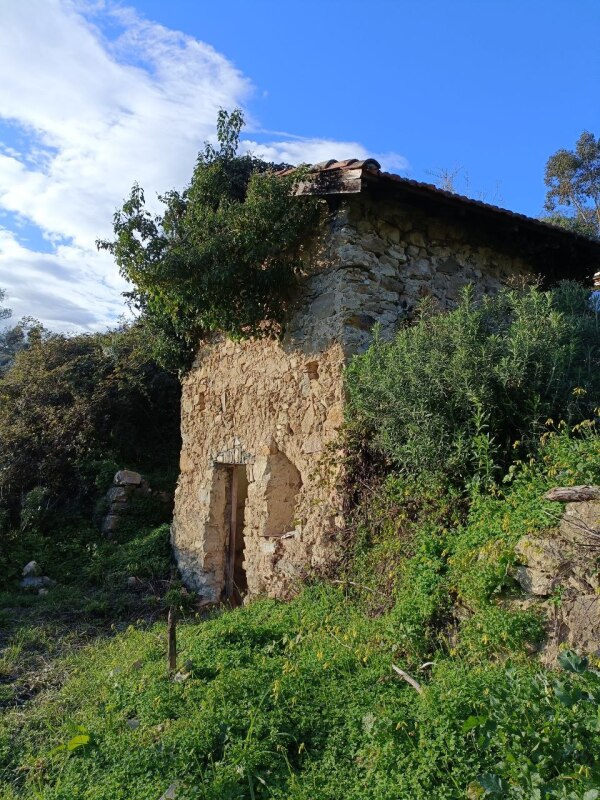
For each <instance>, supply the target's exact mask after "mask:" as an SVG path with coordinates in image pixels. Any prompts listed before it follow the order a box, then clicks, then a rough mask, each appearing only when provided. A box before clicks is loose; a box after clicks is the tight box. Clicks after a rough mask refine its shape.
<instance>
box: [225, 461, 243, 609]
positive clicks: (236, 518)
mask: <svg viewBox="0 0 600 800" xmlns="http://www.w3.org/2000/svg"><path fill="white" fill-rule="evenodd" d="M228 483H229V492H228V494H229V497H228V501H229V502H228V503H227V508H228V512H229V540H228V544H227V569H226V579H225V598H226V599H227V600H229V602H230V603H231V604H232V605H233V606H238V605H241V603H242V601H243V599H244V596H245V594H246V592H247V591H248V581H247V580H246V570H245V569H244V524H245V523H244V511H245V508H246V500H247V498H248V475H247V474H246V467H245V466H243V465H237V464H233V465H232V466H231V467H230V468H229V482H228Z"/></svg>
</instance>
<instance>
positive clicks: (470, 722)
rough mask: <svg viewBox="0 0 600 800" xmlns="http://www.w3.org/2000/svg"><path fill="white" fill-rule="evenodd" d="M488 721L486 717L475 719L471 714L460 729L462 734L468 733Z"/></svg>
mask: <svg viewBox="0 0 600 800" xmlns="http://www.w3.org/2000/svg"><path fill="white" fill-rule="evenodd" d="M487 721H488V717H475V716H473V714H471V716H470V717H467V719H466V720H465V721H464V722H463V724H462V727H461V732H462V733H468V732H469V731H472V730H473V728H478V727H479V726H480V725H484V724H485V723H486V722H487Z"/></svg>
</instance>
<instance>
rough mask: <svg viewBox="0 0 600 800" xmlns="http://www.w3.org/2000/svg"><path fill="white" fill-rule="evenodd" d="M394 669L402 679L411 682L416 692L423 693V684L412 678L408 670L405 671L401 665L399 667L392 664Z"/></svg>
mask: <svg viewBox="0 0 600 800" xmlns="http://www.w3.org/2000/svg"><path fill="white" fill-rule="evenodd" d="M392 669H393V670H394V672H395V673H397V674H398V675H400V677H401V678H402V680H404V681H406V682H407V683H409V684H410V685H411V686H412V687H413V689H414V690H415V691H416V692H418V693H419V694H423V687H422V686H421V684H420V683H418V682H417V681H416V680H415V679H414V678H411V677H410V675H409V674H408V672H404V670H403V669H400V667H397V666H396V665H395V664H392Z"/></svg>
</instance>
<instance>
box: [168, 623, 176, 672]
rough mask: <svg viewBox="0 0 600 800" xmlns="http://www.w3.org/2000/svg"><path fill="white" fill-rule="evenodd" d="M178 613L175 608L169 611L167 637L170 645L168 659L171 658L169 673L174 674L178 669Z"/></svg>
mask: <svg viewBox="0 0 600 800" xmlns="http://www.w3.org/2000/svg"><path fill="white" fill-rule="evenodd" d="M176 626H177V612H176V611H175V609H174V608H170V609H169V617H168V619H167V637H168V641H169V645H168V658H169V672H173V671H174V670H175V669H176V667H177V631H176Z"/></svg>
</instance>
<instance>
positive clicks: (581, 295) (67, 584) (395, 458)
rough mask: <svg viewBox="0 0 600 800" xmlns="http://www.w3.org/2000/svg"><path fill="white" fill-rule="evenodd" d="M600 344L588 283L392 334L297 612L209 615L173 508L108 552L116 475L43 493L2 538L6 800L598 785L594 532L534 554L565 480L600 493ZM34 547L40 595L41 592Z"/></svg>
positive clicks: (545, 792)
mask: <svg viewBox="0 0 600 800" xmlns="http://www.w3.org/2000/svg"><path fill="white" fill-rule="evenodd" d="M500 312H502V313H500ZM490 320H492V321H494V324H493V325H492V326H490V324H489V323H490ZM467 322H468V324H467ZM38 346H39V347H44V346H45V345H44V344H43V343H40V344H39V345H38ZM52 347H54V348H56V343H55V342H54V343H53V344H52ZM69 347H72V345H69ZM34 350H35V348H34ZM598 352H599V351H598V321H597V317H596V315H595V314H594V313H592V311H590V309H589V307H588V305H587V303H586V293H585V291H584V290H580V289H579V288H577V287H575V286H563V287H561V288H560V289H558V290H556V291H555V292H554V293H542V292H539V290H536V289H529V290H526V291H523V292H516V291H512V292H508V293H506V292H505V293H503V294H501V296H500V297H499V298H498V300H489V301H486V302H485V303H484V304H483V305H473V304H472V302H471V300H470V299H469V297H468V296H467V297H466V298H465V299H464V301H463V303H462V304H461V306H460V307H459V309H458V310H457V311H456V312H453V313H451V314H448V315H444V316H433V317H429V316H427V315H425V316H424V317H423V318H422V320H421V321H420V322H419V323H418V324H417V325H416V326H413V327H411V328H407V329H405V330H403V331H401V332H400V333H399V334H398V337H397V339H396V340H395V341H394V342H392V343H389V344H388V343H384V342H377V341H376V342H375V344H374V345H373V347H372V348H371V350H369V351H368V352H367V354H366V355H365V356H362V357H359V358H358V359H355V361H354V362H353V363H352V365H351V367H350V369H349V370H348V373H347V392H348V405H347V424H346V432H345V436H346V447H347V453H348V458H347V464H346V469H345V476H346V477H345V480H346V487H345V489H346V492H347V495H348V500H349V502H348V510H347V526H346V527H345V528H344V530H343V531H341V532H339V533H338V536H340V537H341V538H342V541H341V542H340V544H341V545H342V547H341V552H342V553H343V557H342V558H341V559H340V560H338V561H336V562H335V563H332V564H331V565H330V567H329V569H328V570H327V571H326V572H322V573H321V574H312V575H308V576H307V577H306V580H305V583H304V585H300V584H298V586H297V591H298V593H297V596H296V597H295V598H294V599H293V600H292V601H290V602H288V603H283V602H278V601H274V600H266V599H259V600H255V601H254V602H252V603H250V604H249V605H247V606H245V607H242V608H237V609H235V610H231V609H230V608H228V607H226V606H217V607H211V608H203V607H200V606H199V605H198V603H197V601H196V598H195V597H194V596H193V594H190V593H188V592H186V590H185V589H184V588H182V586H181V584H180V582H179V581H178V579H177V576H176V574H175V572H174V569H173V565H172V561H171V557H170V553H169V546H168V525H166V524H161V523H162V522H163V520H164V519H165V516H164V515H165V511H164V507H163V506H161V505H160V503H158V502H155V501H154V500H152V501H150V500H147V499H143V498H142V499H140V500H138V501H136V502H134V503H133V504H132V506H131V508H130V510H129V512H128V519H127V520H126V522H125V524H123V525H122V527H121V528H120V529H119V530H118V532H117V533H116V534H115V536H114V538H113V539H111V540H106V539H105V538H104V537H103V536H102V535H101V533H100V530H99V527H100V526H99V521H100V519H101V516H99V515H101V514H102V513H103V512H104V510H105V506H103V505H102V502H99V504H96V501H95V500H94V497H96V498H100V497H101V496H102V493H103V491H104V490H105V489H106V488H107V484H108V479H109V477H110V472H109V471H108V469H104V471H103V472H102V475H103V476H104V477H102V478H101V479H99V478H98V475H99V473H98V471H96V472H95V473H94V474H93V482H94V483H93V485H94V486H96V485H97V484H99V485H100V486H101V487H102V488H96V489H95V490H92V488H91V485H90V487H89V488H88V492H87V495H86V493H85V492H83V490H82V494H81V499H80V501H79V502H78V503H77V505H76V506H73V505H72V504H69V502H68V499H67V500H65V499H64V498H63V500H62V505H61V503H60V502H59V501H58V500H55V501H54V503H45V502H43V500H42V499H40V498H43V497H45V496H48V494H47V493H46V494H44V493H43V492H42V493H40V492H39V491H38V493H37V494H36V493H35V491H36V490H35V489H33V490H32V491H30V493H29V495H28V501H27V502H26V503H25V504H24V505H23V506H22V508H21V510H20V511H18V516H13V517H12V518H11V519H12V521H11V519H7V521H5V528H4V533H3V537H4V538H3V543H4V546H5V550H4V556H3V558H4V562H3V573H2V574H3V581H4V589H5V591H4V593H3V594H2V608H3V612H2V613H3V616H2V628H3V633H2V641H1V646H2V660H1V661H0V670H1V672H0V675H1V679H2V687H1V689H2V695H1V699H2V704H3V715H2V720H1V722H0V776H1V779H2V786H3V789H2V795H1V796H2V797H3V798H6V800H8V799H9V798H10V800H16V798H25V797H27V798H29V797H40V798H44V799H45V800H49V799H50V798H52V800H58V798H61V799H63V800H67V798H68V799H69V800H72V799H73V798H86V800H109V798H110V800H118V799H119V798H123V799H124V798H128V800H158V798H161V797H163V798H171V797H175V798H177V800H183V799H184V798H188V799H189V800H191V799H192V798H214V799H215V800H216V799H217V798H219V800H221V799H222V798H259V797H263V798H295V799H296V800H299V799H300V798H306V800H308V798H311V800H313V799H314V798H323V799H326V798H331V799H332V800H333V798H340V797H344V798H359V797H360V798H365V797H368V798H375V799H380V798H381V799H382V800H383V798H385V799H386V800H388V798H389V800H391V798H423V800H424V799H425V798H427V799H428V800H429V799H430V798H440V800H441V798H444V799H446V798H464V797H468V798H478V797H488V796H489V797H498V798H500V797H514V798H540V799H541V798H572V800H575V799H576V798H577V800H581V799H582V798H584V799H585V800H593V799H594V798H597V797H598V796H600V764H599V762H598V756H597V754H598V752H599V745H600V738H599V737H600V724H599V719H600V717H599V716H598V708H599V705H598V704H599V701H600V681H599V678H598V672H597V671H596V667H597V666H598V664H597V663H596V660H597V654H596V653H595V652H594V651H593V650H592V652H590V646H589V645H590V641H589V637H588V640H586V641H583V640H582V639H581V637H580V635H579V633H578V629H577V628H576V626H574V627H572V629H569V620H570V619H572V618H571V617H569V614H570V613H571V610H572V608H573V604H574V603H575V604H576V602H577V599H578V598H579V597H580V596H581V595H582V592H584V589H582V585H583V584H582V581H584V582H585V580H588V581H590V582H591V584H592V587H591V588H590V589H589V590H587V589H586V590H585V591H587V595H585V596H586V597H589V598H592V601H593V602H594V603H595V602H596V601H595V600H594V599H593V598H594V590H593V582H594V581H595V580H596V578H597V557H598V555H597V554H598V550H597V545H596V543H595V538H594V537H595V536H596V535H597V534H593V531H592V533H591V534H590V535H589V536H588V537H587V539H586V540H585V542H582V541H579V540H578V541H575V540H574V541H572V542H571V543H570V547H571V548H576V549H578V552H580V553H581V554H582V558H583V566H581V568H578V569H579V571H573V572H571V573H569V572H568V571H565V570H563V571H562V572H561V571H560V570H559V571H558V572H556V574H553V575H550V576H549V577H550V578H551V579H552V581H551V584H549V585H548V586H546V587H545V588H544V587H542V588H540V586H539V585H538V586H537V588H536V586H532V585H530V584H527V581H526V580H525V578H526V577H527V576H528V575H529V576H530V577H531V575H533V574H534V573H533V572H532V570H533V567H532V566H531V565H529V566H528V563H529V562H528V561H527V557H526V550H524V549H523V542H524V541H525V542H527V541H529V542H534V543H535V542H538V543H539V548H542V547H543V542H545V541H551V542H553V543H554V544H557V543H560V541H561V539H560V536H559V534H558V530H559V526H561V525H563V523H561V518H562V515H563V511H564V505H563V503H561V502H556V501H552V500H547V499H544V495H545V494H546V492H547V491H548V490H550V489H552V488H554V487H556V486H561V487H568V486H578V485H588V486H594V485H599V484H600V436H599V435H598V433H597V431H596V425H595V421H594V414H593V407H594V398H596V397H597V384H596V381H597V363H598V362H597V359H598ZM30 353H31V351H29V354H28V353H27V352H26V353H23V354H22V355H21V356H19V357H18V359H17V362H16V364H15V367H13V369H17V370H21V372H23V371H24V372H25V374H29V373H27V370H25V364H26V363H27V364H29V365H30V366H31V362H32V360H34V358H37V356H35V353H34V354H33V355H31V354H30ZM425 354H428V355H427V358H426V357H425ZM475 356H477V357H475ZM410 364H412V365H413V368H412V369H411V370H410V371H409V370H408V369H407V365H410ZM442 364H443V370H444V372H443V380H442V373H441V371H440V370H441V365H442ZM483 365H487V368H486V369H483ZM409 373H410V374H409ZM399 374H403V375H405V376H407V377H406V378H405V380H404V383H403V385H402V387H400V386H399V385H398V383H397V381H396V376H397V375H399ZM18 375H19V372H17V373H15V374H14V375H13V376H12V378H11V377H10V373H9V377H8V378H7V380H8V382H9V385H12V386H13V391H16V390H15V385H16V383H15V382H16V377H18ZM410 376H412V378H413V382H412V383H411V380H410ZM459 376H462V378H463V381H462V382H461V381H460V380H459ZM52 380H54V378H52ZM65 380H66V378H65ZM11 381H12V384H11ZM400 389H401V392H400ZM436 392H437V394H436ZM40 396H41V395H40ZM81 402H83V401H81ZM157 402H158V401H157ZM428 404H429V405H428ZM34 410H35V409H32V408H29V409H28V414H29V415H30V417H31V414H32V413H33V411H34ZM461 410H462V411H461ZM434 411H435V412H436V413H435V414H434ZM590 411H591V412H592V413H591V414H590ZM459 412H460V413H459ZM157 413H159V416H160V409H159V408H158V407H157ZM551 414H552V416H551ZM15 419H16V418H15V417H12V418H11V419H9V421H12V424H13V426H14V424H15ZM120 422H121V421H120ZM4 424H7V421H6V417H5V418H4ZM92 427H93V426H92ZM417 429H418V430H419V433H420V437H418V438H417V437H414V436H412V437H411V431H415V430H417ZM132 435H133V434H132ZM142 435H143V434H142ZM134 439H135V435H134ZM106 441H109V442H110V438H109V439H108V440H106ZM103 446H104V447H105V448H106V447H108V445H107V444H105V445H103ZM104 452H105V455H106V454H107V453H108V450H106V449H105V451H104ZM44 463H45V464H46V468H47V469H48V470H50V472H48V473H47V474H48V475H50V474H53V473H51V469H52V462H50V461H45V462H44ZM77 463H78V462H77ZM126 466H130V467H132V466H138V465H136V464H132V463H128V464H126ZM78 474H82V473H81V471H79V472H78ZM82 480H83V478H82ZM86 480H88V481H89V480H90V478H87V479H86ZM153 480H154V481H155V482H156V485H157V486H158V485H159V484H160V477H159V476H158V475H157V476H155V477H154V478H153ZM165 481H166V483H163V485H165V486H167V484H168V480H167V479H166V478H164V477H163V482H165ZM103 482H104V483H103ZM84 485H85V481H84V482H83V483H82V486H84ZM94 491H95V492H96V494H95V495H94ZM50 496H51V497H55V495H50ZM86 497H87V499H85V498H86ZM592 505H593V504H592ZM15 508H16V506H15ZM10 513H11V510H10V509H8V510H7V514H9V515H10ZM12 513H13V514H15V513H17V512H16V511H14V510H13V512H12ZM561 530H562V529H561ZM7 537H8V538H7ZM524 537H527V538H526V539H524ZM7 544H8V547H7ZM17 545H18V546H17ZM536 548H537V546H536V547H534V548H533V552H534V553H536V552H538V549H536ZM524 553H525V555H524ZM30 558H34V559H35V560H36V561H38V562H39V563H40V565H41V566H42V568H43V570H44V572H45V574H48V575H50V577H51V578H52V579H53V580H54V581H56V584H55V585H52V586H50V587H49V588H48V589H47V590H46V591H45V592H43V593H42V594H38V593H37V592H31V591H27V590H25V589H22V588H20V587H19V586H18V579H19V569H20V567H21V566H22V565H23V564H24V562H25V560H29V559H30ZM571 561H572V563H573V564H575V563H576V559H574V558H573V559H571ZM577 563H579V562H577ZM519 564H521V566H519ZM537 567H539V564H538V565H537ZM545 568H547V569H548V570H551V569H552V565H550V566H548V565H546V567H545ZM573 569H574V568H573ZM527 570H529V572H527ZM575 572H576V574H575ZM578 581H579V582H578ZM168 608H177V609H178V612H179V623H178V626H177V641H178V651H177V664H176V669H175V670H174V671H172V672H169V669H168V664H167V632H166V612H167V609H168ZM590 620H591V617H590ZM590 624H591V623H590ZM589 630H590V631H591V632H592V633H593V631H592V629H591V628H590V629H589ZM590 636H591V633H590ZM596 646H597V645H596ZM586 647H587V652H586ZM577 651H579V652H577Z"/></svg>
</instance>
